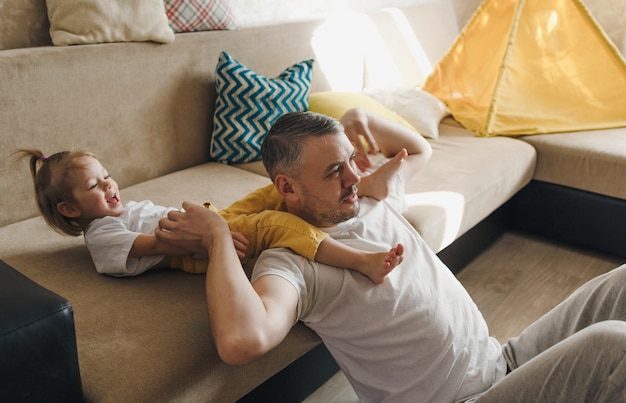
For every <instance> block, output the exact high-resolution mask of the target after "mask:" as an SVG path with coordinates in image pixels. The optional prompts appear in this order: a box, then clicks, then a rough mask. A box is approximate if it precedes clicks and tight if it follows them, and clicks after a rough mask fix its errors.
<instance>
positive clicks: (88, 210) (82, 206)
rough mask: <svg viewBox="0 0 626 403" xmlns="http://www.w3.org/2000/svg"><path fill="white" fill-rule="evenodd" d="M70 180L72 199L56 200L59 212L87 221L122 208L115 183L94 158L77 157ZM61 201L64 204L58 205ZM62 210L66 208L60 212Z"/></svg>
mask: <svg viewBox="0 0 626 403" xmlns="http://www.w3.org/2000/svg"><path fill="white" fill-rule="evenodd" d="M76 166H77V167H76V168H75V169H74V170H73V171H72V173H71V174H70V175H71V178H70V180H71V181H72V183H73V184H74V187H73V190H72V197H73V198H74V200H73V201H72V202H62V203H59V210H60V211H61V213H62V214H64V215H66V216H70V217H72V218H75V219H76V220H77V221H79V222H81V223H84V224H88V223H90V222H91V221H92V220H94V219H96V218H102V217H107V216H114V217H117V216H119V215H120V214H122V212H123V211H124V205H123V204H122V200H121V198H120V194H119V188H118V186H117V182H115V181H114V180H113V178H111V176H110V175H109V173H108V172H107V170H106V169H105V168H104V167H103V166H102V164H100V161H98V160H97V159H96V158H93V157H88V156H85V157H80V158H78V159H77V160H76ZM61 204H67V205H65V206H60V205H61ZM63 209H65V210H66V211H63Z"/></svg>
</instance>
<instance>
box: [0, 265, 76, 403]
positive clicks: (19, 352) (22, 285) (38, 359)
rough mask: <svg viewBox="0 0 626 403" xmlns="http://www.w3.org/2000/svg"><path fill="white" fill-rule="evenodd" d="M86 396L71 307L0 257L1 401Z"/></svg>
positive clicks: (50, 399) (57, 400)
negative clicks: (82, 382) (81, 378)
mask: <svg viewBox="0 0 626 403" xmlns="http://www.w3.org/2000/svg"><path fill="white" fill-rule="evenodd" d="M82 400H83V396H82V388H81V380H80V372H79V367H78V354H77V351H76V334H75V331H74V315H73V311H72V306H71V305H70V303H69V302H68V301H67V300H66V299H64V298H63V297H61V296H59V295H57V294H55V293H53V292H51V291H49V290H47V289H45V288H43V287H41V286H40V285H38V284H37V283H35V282H33V281H31V280H30V279H28V278H27V277H25V276H24V275H22V274H21V273H19V272H18V271H16V270H14V269H13V268H12V267H10V266H9V265H7V264H6V263H5V262H3V261H1V260H0V402H40V401H41V402H44V401H45V402H76V401H82Z"/></svg>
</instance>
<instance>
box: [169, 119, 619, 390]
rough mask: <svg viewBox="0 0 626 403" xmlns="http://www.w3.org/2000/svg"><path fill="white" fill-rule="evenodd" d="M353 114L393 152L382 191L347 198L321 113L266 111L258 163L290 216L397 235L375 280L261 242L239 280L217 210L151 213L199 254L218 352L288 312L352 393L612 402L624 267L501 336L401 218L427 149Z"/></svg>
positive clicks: (236, 357) (271, 330) (383, 236)
mask: <svg viewBox="0 0 626 403" xmlns="http://www.w3.org/2000/svg"><path fill="white" fill-rule="evenodd" d="M355 113H358V111H357V112H355ZM342 121H343V119H342ZM359 122H360V123H359ZM353 124H355V125H356V126H357V127H360V128H361V129H362V130H360V132H361V133H366V134H367V130H366V128H369V129H371V134H372V135H373V138H374V140H375V143H376V146H377V147H378V149H380V150H381V152H382V153H383V154H384V155H385V156H389V157H390V156H393V155H395V154H397V153H401V155H403V156H406V158H405V159H404V161H403V163H402V165H403V166H402V170H401V173H400V174H399V175H398V182H397V183H395V185H394V186H392V187H391V189H390V197H389V198H388V199H385V200H383V201H376V200H373V199H370V198H362V199H360V200H359V199H358V198H357V197H356V190H355V187H356V185H357V184H358V182H359V175H358V174H357V171H356V167H355V158H357V157H356V152H355V148H354V145H353V144H357V146H358V145H359V144H360V142H359V141H355V140H356V139H355V137H354V134H351V135H350V136H351V138H350V139H349V138H348V136H346V135H345V134H344V133H343V131H342V126H341V125H340V124H338V123H337V122H336V121H334V120H332V119H329V118H326V117H324V116H321V115H317V114H312V113H308V112H307V113H293V114H287V115H285V116H283V117H281V118H279V119H278V120H277V121H276V123H275V124H274V126H273V127H272V129H271V130H270V133H269V134H268V136H267V138H266V140H265V142H264V144H263V148H262V153H263V160H264V164H265V166H266V169H267V171H268V172H269V174H270V177H271V178H272V180H273V181H274V184H275V185H276V187H277V189H278V191H279V192H280V193H281V195H282V196H283V197H284V199H285V202H286V205H287V208H288V210H289V211H290V212H292V213H294V214H297V215H298V216H300V217H302V218H303V219H305V220H307V221H309V222H310V223H312V224H314V225H317V226H319V227H321V228H323V229H324V230H325V231H327V232H328V233H329V234H330V235H331V236H332V237H334V238H335V239H338V240H340V241H341V242H344V243H346V244H348V245H351V246H354V247H357V248H359V249H363V250H386V248H388V246H389V245H396V244H401V245H404V248H405V250H404V256H403V257H404V261H403V262H402V264H400V265H399V266H398V267H396V268H395V269H394V270H393V271H392V272H391V273H390V274H389V275H388V276H387V278H386V279H385V281H384V282H383V283H382V284H379V285H375V284H372V283H371V282H370V281H369V280H368V279H367V278H366V277H364V276H362V275H360V274H358V273H355V272H351V271H349V270H344V269H339V268H334V267H330V266H325V265H322V264H318V263H315V262H311V261H308V260H306V259H304V258H302V257H300V256H298V255H296V254H294V253H292V252H290V251H289V250H285V249H272V250H267V251H265V252H263V254H262V255H261V256H260V257H259V259H258V261H257V264H256V266H255V269H254V272H253V276H252V279H251V282H249V281H248V279H247V278H246V276H245V274H244V272H243V270H242V268H241V265H240V263H239V260H238V258H237V254H236V252H235V249H234V247H233V244H232V242H233V241H232V239H231V237H230V232H229V231H228V226H227V225H226V224H225V223H224V222H223V221H222V220H221V219H220V218H219V216H217V215H215V214H212V213H210V212H208V211H204V209H202V208H200V207H199V206H195V205H192V204H189V203H185V204H184V205H183V207H184V208H185V210H186V212H184V213H183V212H174V213H171V214H170V217H169V219H166V220H163V221H162V223H161V226H162V228H163V230H159V231H158V236H160V237H162V238H163V239H165V240H168V241H170V242H193V241H196V242H197V241H200V242H201V244H202V245H203V246H204V249H205V250H206V251H207V252H208V255H209V256H210V263H209V267H208V270H207V279H206V289H207V303H208V308H209V317H210V322H211V329H212V331H213V335H214V339H215V343H216V345H217V348H218V351H219V354H220V356H221V357H222V359H223V360H224V361H225V362H227V363H230V364H243V363H246V362H249V361H250V360H253V359H254V358H256V357H258V356H260V355H262V354H264V353H266V352H267V351H269V350H271V349H272V348H274V347H275V346H276V345H278V344H279V343H280V342H281V341H282V340H283V338H284V337H285V336H286V335H287V333H288V332H289V330H290V328H291V327H292V326H293V325H294V323H296V321H298V320H301V321H302V322H303V323H305V324H306V325H307V326H309V327H311V328H312V329H313V330H314V331H315V332H317V333H318V334H319V335H320V337H321V338H322V340H323V341H324V343H325V344H326V346H327V347H328V349H329V351H330V352H331V353H332V354H333V356H334V358H335V359H336V361H337V363H338V364H339V366H340V367H341V368H342V370H343V371H344V373H345V374H346V376H347V377H348V379H349V380H350V382H351V384H352V386H353V387H354V390H355V391H356V393H357V395H358V396H359V398H360V399H362V400H363V401H376V402H378V401H398V402H427V401H432V402H454V401H467V400H469V399H478V401H481V402H483V401H485V402H491V401H493V402H513V401H519V402H536V401H549V402H556V401H567V402H571V401H589V400H593V401H606V402H608V401H611V402H615V401H623V399H624V397H625V396H626V390H625V388H624V383H625V382H626V359H625V358H624V355H625V351H626V324H625V323H624V322H622V320H623V319H624V314H625V312H626V292H624V290H623V285H624V284H626V268H624V267H622V268H618V269H616V270H614V271H613V272H611V273H608V274H606V275H604V276H601V277H599V278H597V279H595V280H594V281H592V282H590V283H588V284H587V285H585V286H583V287H582V288H581V289H580V290H578V291H577V292H576V293H574V294H573V295H572V296H571V297H570V298H568V300H566V301H565V302H563V303H562V304H561V305H559V306H558V307H557V308H555V309H554V310H553V311H551V312H550V313H548V314H547V315H545V316H544V317H543V318H541V319H540V320H539V321H537V322H536V323H535V324H533V325H531V326H530V327H529V328H528V329H526V330H525V331H524V332H523V333H522V334H521V335H520V336H519V337H518V338H516V339H512V340H510V341H509V342H508V343H507V344H506V345H505V346H500V345H499V344H498V342H497V341H496V340H495V339H494V338H491V337H490V336H489V332H488V329H487V326H486V324H485V321H484V319H483V317H482V315H481V314H480V312H479V311H478V309H477V307H476V306H475V304H474V303H473V302H472V300H471V298H470V296H469V295H468V294H467V292H466V291H465V290H464V288H463V287H462V285H461V284H460V283H459V282H458V281H457V280H456V278H455V277H454V276H453V275H452V274H451V272H450V271H449V270H448V269H447V268H446V267H445V265H444V264H443V263H442V262H441V261H440V260H439V259H438V258H437V257H436V255H435V254H434V253H433V252H432V251H431V250H429V248H428V247H427V246H426V245H425V243H424V241H423V240H422V239H421V237H420V236H419V234H418V233H417V232H416V231H415V229H414V228H413V227H412V226H411V225H410V224H409V223H408V222H407V221H406V220H405V219H404V218H403V217H402V216H401V214H400V212H401V211H402V210H401V208H402V207H401V206H402V195H403V191H404V188H403V185H402V181H403V180H408V178H410V177H411V176H412V175H414V174H415V173H416V172H417V171H418V170H419V169H420V168H421V167H422V166H423V165H424V164H425V163H426V161H427V160H428V157H429V151H430V149H429V148H424V146H423V144H422V143H421V142H422V141H423V140H422V139H421V138H420V139H417V137H418V136H414V135H412V134H410V133H407V132H406V131H404V130H402V129H400V128H399V127H396V126H394V125H393V124H391V123H389V122H385V121H382V120H380V119H378V118H376V117H375V116H372V115H364V114H363V112H362V111H361V112H360V115H359V118H358V119H353V120H350V119H346V125H345V126H346V127H351V126H352V125H353ZM350 132H351V133H352V130H350ZM350 140H353V141H352V142H351V141H350ZM405 150H406V151H405ZM365 164H367V163H365ZM507 373H508V375H507Z"/></svg>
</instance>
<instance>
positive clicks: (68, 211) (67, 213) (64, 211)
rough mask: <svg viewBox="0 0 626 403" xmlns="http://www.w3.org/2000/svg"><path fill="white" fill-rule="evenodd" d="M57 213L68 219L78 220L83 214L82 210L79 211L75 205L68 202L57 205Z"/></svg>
mask: <svg viewBox="0 0 626 403" xmlns="http://www.w3.org/2000/svg"><path fill="white" fill-rule="evenodd" d="M57 211H58V212H59V213H61V215H62V216H64V217H67V218H77V217H80V214H81V212H80V210H79V209H77V208H76V206H74V204H72V203H70V202H66V201H62V202H59V203H57Z"/></svg>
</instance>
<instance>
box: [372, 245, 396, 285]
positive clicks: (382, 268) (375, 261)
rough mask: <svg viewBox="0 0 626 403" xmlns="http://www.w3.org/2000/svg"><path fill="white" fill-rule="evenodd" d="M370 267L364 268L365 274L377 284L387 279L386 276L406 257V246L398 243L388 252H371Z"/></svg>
mask: <svg viewBox="0 0 626 403" xmlns="http://www.w3.org/2000/svg"><path fill="white" fill-rule="evenodd" d="M369 255H370V259H369V267H367V268H366V270H364V274H365V275H366V276H367V277H369V279H370V280H372V282H373V283H375V284H380V283H382V282H383V281H385V277H387V274H389V273H390V272H391V271H392V270H393V269H395V268H396V267H397V266H398V265H399V264H400V263H402V260H403V259H404V246H403V245H402V244H400V243H399V244H398V245H397V246H396V247H395V248H391V249H389V251H388V252H374V253H371V254H369Z"/></svg>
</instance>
